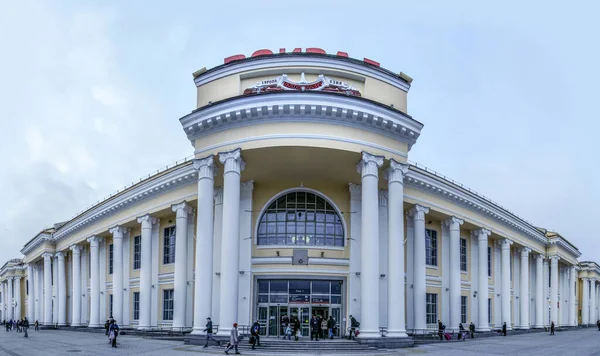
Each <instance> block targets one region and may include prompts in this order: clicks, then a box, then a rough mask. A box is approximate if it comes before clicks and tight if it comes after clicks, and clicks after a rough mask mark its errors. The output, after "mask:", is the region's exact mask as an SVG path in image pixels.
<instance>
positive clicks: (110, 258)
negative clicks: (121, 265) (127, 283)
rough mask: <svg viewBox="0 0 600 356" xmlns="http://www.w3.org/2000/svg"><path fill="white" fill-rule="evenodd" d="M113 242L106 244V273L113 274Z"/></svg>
mask: <svg viewBox="0 0 600 356" xmlns="http://www.w3.org/2000/svg"><path fill="white" fill-rule="evenodd" d="M114 250H115V248H114V244H110V245H108V274H113V259H114V256H115V253H114Z"/></svg>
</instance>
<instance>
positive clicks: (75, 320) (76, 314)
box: [69, 245, 81, 326]
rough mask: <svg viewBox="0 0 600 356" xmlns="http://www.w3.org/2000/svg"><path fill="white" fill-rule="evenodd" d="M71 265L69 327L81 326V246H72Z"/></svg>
mask: <svg viewBox="0 0 600 356" xmlns="http://www.w3.org/2000/svg"><path fill="white" fill-rule="evenodd" d="M69 248H70V249H71V254H72V258H71V263H72V270H73V274H72V276H71V277H72V278H73V282H72V283H73V284H72V285H73V293H72V294H71V302H72V303H73V314H72V317H71V326H80V325H81V246H79V245H72V246H71V247H69Z"/></svg>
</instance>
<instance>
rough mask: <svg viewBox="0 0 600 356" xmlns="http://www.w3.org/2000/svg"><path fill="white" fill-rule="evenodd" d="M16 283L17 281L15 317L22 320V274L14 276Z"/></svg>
mask: <svg viewBox="0 0 600 356" xmlns="http://www.w3.org/2000/svg"><path fill="white" fill-rule="evenodd" d="M14 283H15V291H14V293H15V301H14V303H13V305H14V308H15V312H14V314H15V319H16V320H21V277H20V276H16V277H14Z"/></svg>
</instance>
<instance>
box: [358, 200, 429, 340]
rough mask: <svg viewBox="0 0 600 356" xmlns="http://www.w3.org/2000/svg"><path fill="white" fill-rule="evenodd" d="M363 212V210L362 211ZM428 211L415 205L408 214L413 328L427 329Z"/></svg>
mask: <svg viewBox="0 0 600 356" xmlns="http://www.w3.org/2000/svg"><path fill="white" fill-rule="evenodd" d="M363 213H364V212H363ZM427 213H429V208H426V207H423V206H420V205H415V206H414V207H413V208H412V209H411V210H410V215H411V216H412V217H413V223H414V229H415V231H414V235H415V236H414V250H415V253H414V256H413V262H414V267H413V275H414V280H413V295H414V297H413V303H414V308H413V310H414V317H415V324H414V325H415V329H417V330H426V329H427V314H426V308H425V307H426V294H427V287H426V284H425V278H426V277H425V271H426V265H425V263H426V259H425V214H427Z"/></svg>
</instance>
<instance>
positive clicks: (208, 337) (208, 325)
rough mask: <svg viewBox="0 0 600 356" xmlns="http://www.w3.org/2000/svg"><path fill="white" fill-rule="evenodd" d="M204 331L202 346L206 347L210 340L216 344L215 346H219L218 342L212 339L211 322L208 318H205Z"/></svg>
mask: <svg viewBox="0 0 600 356" xmlns="http://www.w3.org/2000/svg"><path fill="white" fill-rule="evenodd" d="M205 326H206V329H204V331H205V332H206V343H205V344H204V347H208V341H209V340H212V341H214V342H216V343H217V345H219V346H221V342H220V341H219V340H216V339H215V338H214V337H213V323H212V320H210V318H206V325H205Z"/></svg>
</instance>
